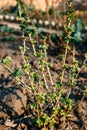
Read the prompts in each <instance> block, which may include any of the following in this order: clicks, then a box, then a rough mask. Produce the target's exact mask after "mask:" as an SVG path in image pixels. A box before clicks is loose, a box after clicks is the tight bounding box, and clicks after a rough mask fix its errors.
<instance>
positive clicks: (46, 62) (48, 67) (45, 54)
mask: <svg viewBox="0 0 87 130" xmlns="http://www.w3.org/2000/svg"><path fill="white" fill-rule="evenodd" d="M44 46H46V43H45V41H44ZM44 53H45V60H46V61H45V62H46V67H47V71H48V75H49V78H50V81H51V84H52V86H53V85H54V83H53V80H52V76H51V73H50V69H49V67H48V63H47V51H46V48H45V49H44Z"/></svg>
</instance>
